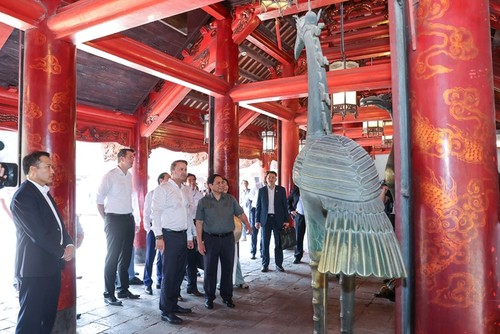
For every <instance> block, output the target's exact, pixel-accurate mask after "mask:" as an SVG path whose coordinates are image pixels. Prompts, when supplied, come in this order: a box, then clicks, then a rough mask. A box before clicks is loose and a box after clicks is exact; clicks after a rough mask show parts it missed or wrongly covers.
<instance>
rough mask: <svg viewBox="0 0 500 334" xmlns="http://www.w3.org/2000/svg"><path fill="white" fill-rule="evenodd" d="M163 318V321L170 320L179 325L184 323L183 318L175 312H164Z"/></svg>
mask: <svg viewBox="0 0 500 334" xmlns="http://www.w3.org/2000/svg"><path fill="white" fill-rule="evenodd" d="M161 320H163V321H168V322H169V323H171V324H172V325H179V324H182V319H181V318H179V317H178V316H176V315H175V314H173V313H162V314H161Z"/></svg>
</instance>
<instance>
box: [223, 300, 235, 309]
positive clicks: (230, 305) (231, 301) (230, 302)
mask: <svg viewBox="0 0 500 334" xmlns="http://www.w3.org/2000/svg"><path fill="white" fill-rule="evenodd" d="M222 302H223V303H224V304H226V306H227V307H230V308H233V307H235V306H236V305H234V303H233V300H232V299H223V300H222Z"/></svg>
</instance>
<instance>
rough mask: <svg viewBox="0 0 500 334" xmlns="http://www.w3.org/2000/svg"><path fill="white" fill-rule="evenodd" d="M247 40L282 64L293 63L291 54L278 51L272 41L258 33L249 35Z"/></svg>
mask: <svg viewBox="0 0 500 334" xmlns="http://www.w3.org/2000/svg"><path fill="white" fill-rule="evenodd" d="M247 40H248V41H249V42H250V43H252V44H254V45H255V46H257V47H258V48H259V49H261V50H262V51H264V52H265V53H267V54H268V55H270V56H271V57H273V58H274V59H276V60H277V61H279V62H280V63H282V64H290V63H292V62H293V61H294V59H293V56H292V55H291V54H289V53H287V52H285V51H283V50H280V49H279V48H278V46H277V45H276V44H275V43H274V41H272V40H271V39H269V38H268V37H267V36H265V35H264V34H263V33H261V32H259V31H254V32H253V33H251V34H250V36H248V37H247Z"/></svg>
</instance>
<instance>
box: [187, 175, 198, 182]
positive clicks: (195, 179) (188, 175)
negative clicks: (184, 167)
mask: <svg viewBox="0 0 500 334" xmlns="http://www.w3.org/2000/svg"><path fill="white" fill-rule="evenodd" d="M190 176H192V177H194V180H195V181H196V175H194V174H191V173H188V175H187V177H186V178H188V177H190Z"/></svg>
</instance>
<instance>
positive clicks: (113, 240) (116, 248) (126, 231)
mask: <svg viewBox="0 0 500 334" xmlns="http://www.w3.org/2000/svg"><path fill="white" fill-rule="evenodd" d="M104 232H106V243H107V251H108V252H107V254H106V258H105V260H104V288H105V289H104V297H111V296H114V295H115V281H116V272H117V271H118V287H119V288H118V289H119V291H118V292H122V291H127V290H128V288H129V281H128V267H129V265H130V258H131V256H132V247H133V245H134V235H135V221H134V216H132V214H124V215H121V214H113V213H107V214H106V216H105V217H104Z"/></svg>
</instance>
